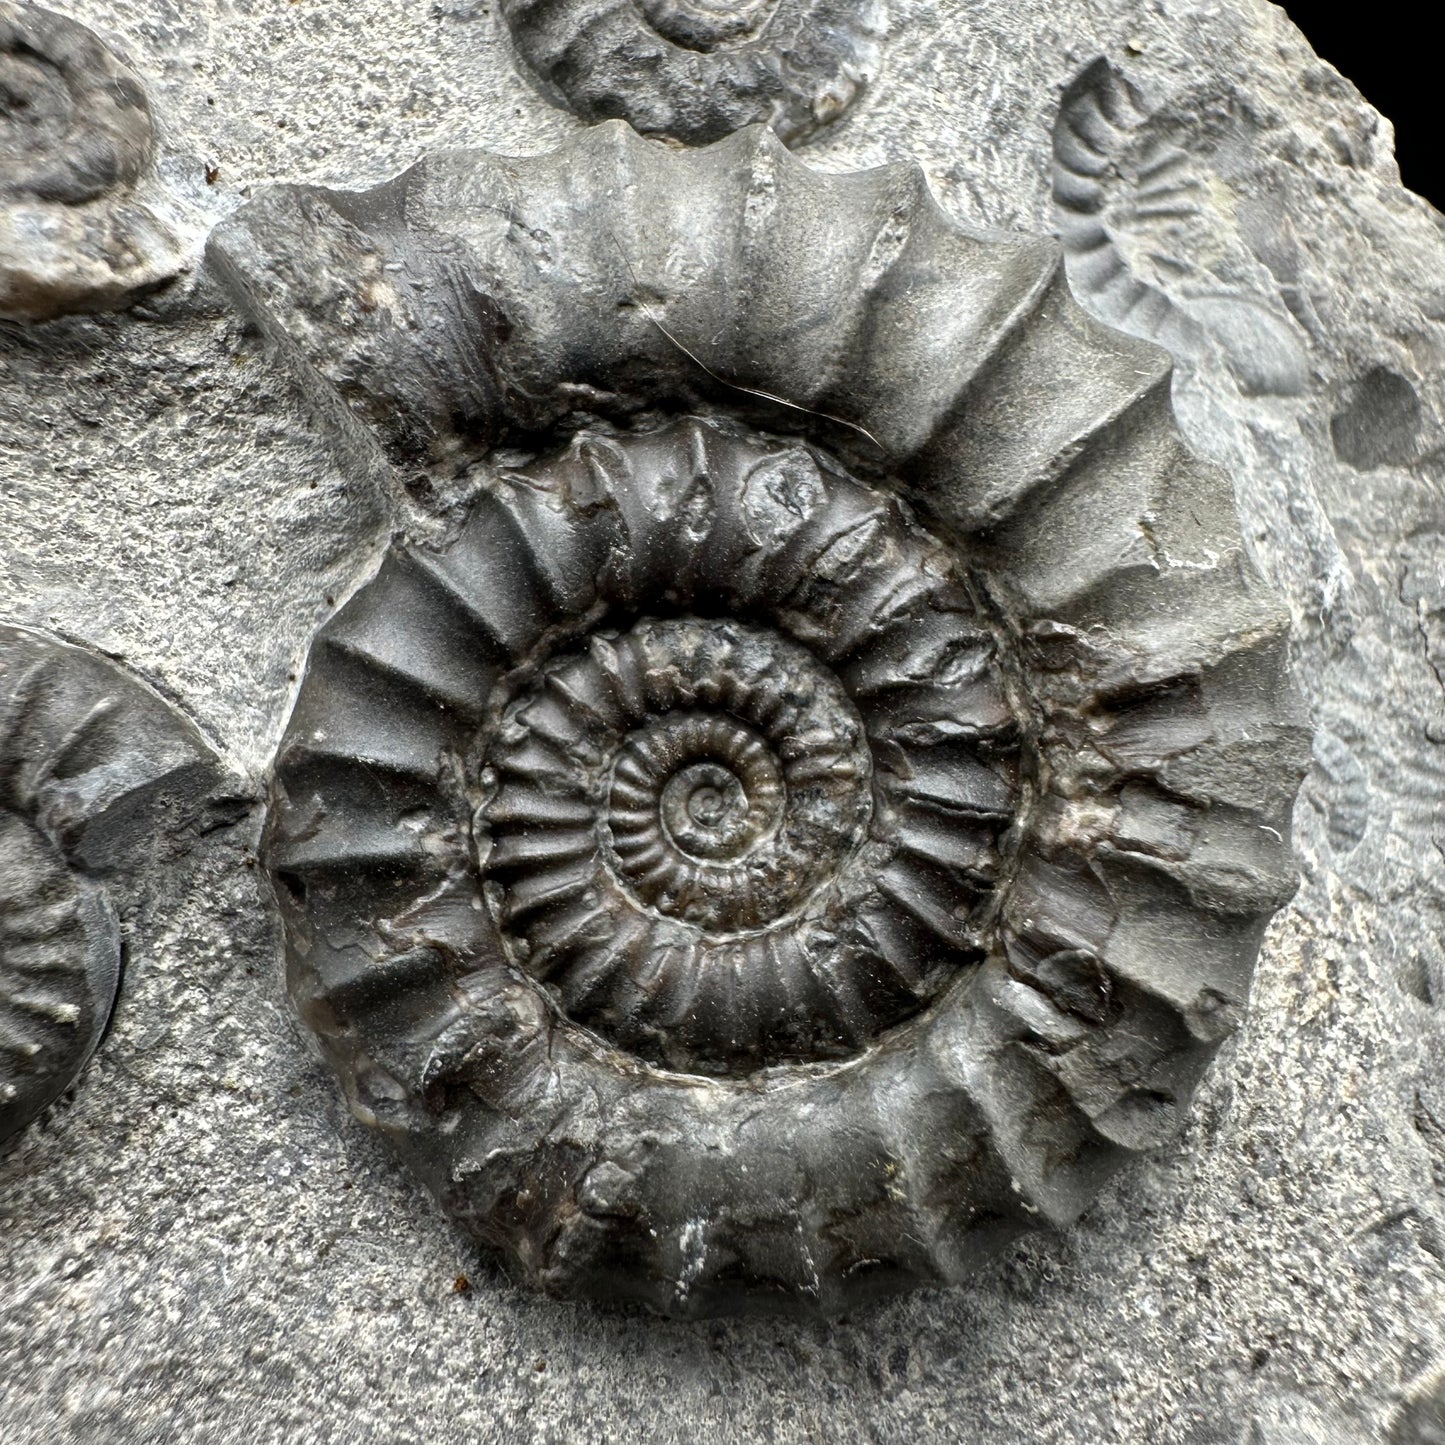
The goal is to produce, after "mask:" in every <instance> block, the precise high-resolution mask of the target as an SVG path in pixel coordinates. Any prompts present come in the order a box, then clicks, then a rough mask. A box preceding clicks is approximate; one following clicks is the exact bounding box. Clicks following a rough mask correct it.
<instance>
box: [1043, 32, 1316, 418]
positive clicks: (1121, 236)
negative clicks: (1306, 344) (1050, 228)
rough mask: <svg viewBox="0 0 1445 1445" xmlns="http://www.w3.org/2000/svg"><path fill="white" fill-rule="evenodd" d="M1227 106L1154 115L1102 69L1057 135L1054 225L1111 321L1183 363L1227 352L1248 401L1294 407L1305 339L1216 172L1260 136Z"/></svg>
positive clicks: (1060, 121)
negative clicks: (1225, 209) (1283, 399)
mask: <svg viewBox="0 0 1445 1445" xmlns="http://www.w3.org/2000/svg"><path fill="white" fill-rule="evenodd" d="M1228 99H1229V98H1228V97H1226V98H1224V100H1222V101H1221V100H1218V99H1216V100H1215V101H1214V104H1213V105H1212V106H1211V105H1210V104H1208V103H1207V101H1206V100H1205V98H1203V97H1196V98H1194V99H1193V100H1192V101H1191V103H1190V104H1189V105H1181V106H1177V107H1175V108H1171V107H1169V106H1167V105H1166V106H1162V107H1152V106H1150V105H1149V104H1147V103H1146V101H1145V100H1144V98H1143V96H1142V95H1141V94H1140V92H1139V90H1138V88H1137V87H1136V86H1135V85H1134V84H1133V83H1132V82H1131V81H1130V79H1129V78H1128V77H1127V76H1126V75H1125V74H1124V73H1123V72H1122V71H1120V70H1119V69H1117V68H1116V67H1115V66H1114V65H1112V64H1111V63H1110V62H1109V61H1108V60H1106V59H1103V58H1100V59H1098V60H1095V61H1094V62H1093V63H1092V64H1091V65H1089V66H1088V67H1086V68H1085V69H1084V70H1083V71H1082V72H1081V73H1080V74H1079V75H1078V76H1077V77H1076V78H1075V79H1074V80H1073V82H1072V83H1071V84H1070V85H1069V86H1068V87H1067V88H1066V89H1065V91H1064V94H1063V98H1062V101H1061V103H1060V106H1059V111H1058V115H1057V118H1056V119H1055V122H1054V138H1053V151H1054V215H1055V220H1056V224H1057V226H1058V231H1059V236H1060V238H1061V239H1062V241H1063V244H1064V253H1065V256H1066V257H1067V262H1068V274H1069V280H1070V282H1071V283H1072V284H1073V287H1074V289H1075V291H1076V292H1077V293H1078V295H1079V296H1080V298H1081V299H1082V300H1083V301H1084V303H1085V304H1086V305H1087V306H1088V307H1089V309H1090V310H1092V311H1093V312H1094V314H1095V315H1097V316H1098V317H1099V318H1100V319H1101V320H1104V321H1107V322H1109V323H1110V324H1111V325H1114V326H1118V327H1121V328H1122V329H1123V330H1126V331H1128V332H1130V333H1131V334H1133V335H1135V336H1141V337H1144V338H1146V339H1148V340H1150V341H1157V342H1158V343H1159V344H1160V345H1161V346H1164V347H1166V348H1167V349H1168V350H1169V351H1170V352H1171V353H1173V355H1174V356H1176V357H1177V358H1179V359H1180V360H1182V361H1187V362H1190V363H1197V362H1199V361H1201V360H1203V359H1204V358H1205V357H1207V356H1208V355H1210V354H1211V353H1212V352H1216V351H1217V353H1218V354H1219V356H1220V357H1221V359H1222V360H1223V362H1224V364H1225V365H1226V366H1227V367H1228V368H1229V371H1230V372H1231V373H1232V375H1233V376H1234V379H1235V381H1236V382H1237V383H1238V385H1239V388H1240V390H1241V391H1243V392H1244V393H1245V394H1246V395H1250V396H1259V395H1281V396H1294V395H1297V394H1298V393H1299V392H1301V391H1303V390H1304V387H1305V385H1306V383H1307V381H1308V377H1309V363H1308V360H1307V358H1306V356H1305V354H1304V351H1303V349H1302V347H1301V345H1300V342H1299V340H1298V339H1297V330H1296V328H1295V327H1294V325H1293V323H1292V322H1291V321H1290V319H1289V317H1288V316H1287V315H1286V314H1285V313H1284V312H1283V309H1282V308H1281V307H1279V306H1278V305H1275V304H1272V301H1273V292H1274V289H1275V288H1274V283H1273V281H1272V279H1271V277H1270V275H1269V273H1268V271H1266V270H1265V268H1264V267H1263V266H1262V265H1261V264H1260V263H1259V262H1258V261H1257V260H1255V258H1254V257H1253V256H1252V255H1251V254H1250V253H1249V251H1248V248H1247V247H1246V246H1245V244H1244V243H1243V241H1242V240H1241V239H1240V238H1239V237H1238V236H1237V235H1235V234H1234V233H1233V228H1232V224H1231V223H1230V221H1229V219H1228V218H1227V217H1226V216H1224V215H1223V214H1221V212H1220V210H1219V204H1218V199H1217V193H1218V192H1219V191H1221V190H1225V191H1227V189H1228V187H1227V184H1226V182H1225V181H1224V180H1222V179H1221V178H1220V177H1219V176H1218V175H1216V174H1215V173H1214V172H1213V171H1212V170H1211V169H1210V167H1209V157H1210V155H1211V154H1212V152H1214V151H1216V150H1219V149H1221V148H1223V149H1232V150H1234V151H1238V152H1243V153H1245V154H1247V153H1248V151H1249V143H1250V139H1251V126H1250V123H1249V122H1247V121H1246V120H1245V118H1243V117H1242V116H1240V115H1239V114H1237V113H1236V108H1234V107H1231V106H1230V105H1229V104H1228ZM1198 258H1204V262H1203V263H1201V261H1200V259H1198ZM1251 289H1254V290H1256V291H1258V292H1262V293H1265V294H1264V299H1261V296H1260V295H1251V294H1250V291H1251Z"/></svg>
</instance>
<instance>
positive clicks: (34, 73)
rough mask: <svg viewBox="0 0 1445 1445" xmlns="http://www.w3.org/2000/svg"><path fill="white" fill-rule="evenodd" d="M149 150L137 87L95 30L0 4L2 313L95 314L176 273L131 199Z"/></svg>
mask: <svg viewBox="0 0 1445 1445" xmlns="http://www.w3.org/2000/svg"><path fill="white" fill-rule="evenodd" d="M154 148H155V138H154V132H153V127H152V123H151V113H150V106H149V104H148V102H147V100H146V96H145V90H144V88H143V87H142V86H141V83H140V81H139V80H137V79H136V77H135V76H134V75H132V74H131V73H130V71H128V70H127V69H126V68H125V67H124V66H123V65H122V64H121V63H120V62H119V61H118V60H117V59H116V57H115V56H114V55H113V54H111V52H110V51H109V50H108V49H107V48H106V47H105V45H104V44H103V43H102V42H101V41H100V39H99V38H98V37H97V36H96V35H95V34H94V33H93V32H91V31H90V30H87V29H86V28H85V26H83V25H80V24H77V23H76V22H75V21H74V20H70V19H67V18H66V17H65V16H63V15H57V14H55V13H54V12H52V11H49V10H43V9H41V8H40V7H39V6H36V5H17V4H10V3H7V0H0V317H7V318H11V319H18V320H24V321H37V320H45V319H48V318H49V317H53V316H58V315H60V314H62V313H64V312H67V311H93V310H100V309H104V308H105V307H108V306H114V305H116V304H118V303H119V302H121V301H123V300H124V299H126V298H128V297H130V296H133V295H134V294H136V293H137V292H139V291H142V290H145V289H148V288H151V287H154V286H157V285H159V284H160V283H161V282H162V281H164V280H166V279H168V278H169V277H170V276H172V275H174V274H175V271H176V269H177V267H178V265H179V264H180V262H179V256H178V254H177V251H176V243H175V241H174V239H173V238H172V237H171V235H170V234H169V233H168V231H167V230H166V229H165V227H164V226H163V225H162V223H161V222H160V221H159V220H157V218H156V216H155V215H154V214H153V212H152V211H151V210H150V209H149V208H148V207H146V206H145V205H143V204H141V203H139V202H138V201H137V200H136V199H135V196H134V187H135V185H136V183H137V182H138V181H140V180H141V179H142V177H143V176H144V174H145V173H146V171H147V170H148V169H149V167H150V164H151V159H152V155H153V152H154Z"/></svg>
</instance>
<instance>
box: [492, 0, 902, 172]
mask: <svg viewBox="0 0 1445 1445" xmlns="http://www.w3.org/2000/svg"><path fill="white" fill-rule="evenodd" d="M501 9H502V15H503V17H504V18H505V20H506V22H507V25H508V27H509V29H510V30H511V34H512V39H513V42H514V44H515V45H516V48H517V51H518V54H519V55H520V56H521V58H522V60H523V62H524V63H525V64H526V66H527V68H528V69H529V70H530V71H531V72H532V74H533V75H534V76H536V77H537V79H538V80H539V82H540V83H541V85H542V88H543V90H544V91H545V92H546V93H547V95H548V96H549V97H550V98H551V99H553V100H554V101H556V102H557V103H558V104H560V105H564V106H566V107H567V108H568V109H570V110H573V111H575V112H576V113H577V114H578V115H580V116H581V117H582V118H583V119H584V120H594V121H595V120H626V121H628V122H630V123H631V125H632V126H633V128H634V129H636V130H638V131H640V132H642V133H643V134H646V135H656V136H666V137H670V138H672V139H674V140H680V141H685V142H687V143H688V144H689V145H702V144H705V143H707V142H709V141H716V140H721V139H722V138H723V137H724V136H727V135H731V134H732V132H733V131H735V130H738V129H740V128H741V127H742V126H745V125H749V124H752V123H754V122H762V123H764V124H767V125H770V126H771V127H772V128H773V129H774V130H775V131H776V132H777V134H778V135H779V136H781V137H782V139H783V140H785V141H787V142H789V143H790V144H791V143H794V142H797V141H801V140H805V139H806V138H807V137H808V136H810V135H811V134H812V133H813V132H814V131H817V130H819V129H821V128H822V127H823V126H825V125H828V124H829V123H830V122H832V121H834V120H836V119H837V118H838V117H839V116H840V115H842V113H843V112H844V111H845V110H847V108H848V107H849V106H850V105H851V104H852V103H853V102H854V100H856V99H857V97H858V96H859V95H860V94H861V93H862V91H863V89H864V88H865V87H866V86H867V85H868V83H869V82H870V81H871V80H872V79H873V78H874V76H876V75H877V73H878V67H879V65H880V63H881V61H882V50H883V37H884V33H885V28H886V11H885V6H884V0H744V3H742V4H729V3H724V0H502V7H501Z"/></svg>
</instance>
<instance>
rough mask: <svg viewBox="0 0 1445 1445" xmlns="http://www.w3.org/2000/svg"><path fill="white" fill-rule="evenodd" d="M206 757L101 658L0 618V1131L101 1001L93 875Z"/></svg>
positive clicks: (31, 1100) (61, 1072)
mask: <svg viewBox="0 0 1445 1445" xmlns="http://www.w3.org/2000/svg"><path fill="white" fill-rule="evenodd" d="M213 762H214V759H213V758H212V756H211V754H210V751H209V749H208V748H207V747H206V745H205V744H204V743H203V742H202V741H201V739H200V737H199V735H197V734H196V732H195V730H194V729H193V728H191V727H190V725H189V724H187V723H185V722H184V721H183V720H182V719H181V718H179V717H178V716H177V715H176V714H175V713H174V712H172V711H171V709H170V708H169V707H168V706H167V705H166V704H165V703H163V702H162V701H161V700H160V699H159V698H158V697H156V696H155V695H154V694H152V693H150V692H149V691H147V690H146V689H145V688H143V687H142V686H141V684H140V683H138V682H136V681H135V679H133V678H131V677H129V676H128V675H126V674H125V673H123V672H122V671H121V670H120V669H119V668H118V667H116V666H115V665H114V664H112V663H109V662H106V661H104V660H103V659H101V658H99V657H96V656H94V655H92V654H90V653H88V652H85V651H83V650H82V649H80V648H77V647H72V646H69V645H68V644H65V643H62V642H59V641H57V640H55V639H53V638H50V637H47V636H45V635H44V634H42V633H38V632H32V631H30V630H28V629H25V628H19V627H7V626H0V1140H3V1139H6V1138H8V1137H9V1136H10V1135H12V1134H14V1133H15V1132H16V1131H17V1130H19V1129H21V1128H23V1127H24V1126H25V1125H26V1124H28V1123H29V1122H30V1121H31V1120H32V1119H33V1118H34V1117H35V1116H36V1115H37V1114H38V1113H39V1112H40V1111H41V1110H42V1109H43V1108H44V1107H45V1106H46V1105H47V1104H49V1103H50V1102H51V1101H52V1100H53V1099H55V1098H56V1097H57V1096H58V1095H59V1094H60V1093H62V1092H63V1091H64V1090H65V1088H66V1087H67V1086H68V1085H69V1084H70V1083H71V1082H72V1081H73V1080H74V1079H75V1077H76V1076H77V1075H78V1074H79V1072H80V1070H81V1069H82V1068H83V1067H84V1065H85V1062H86V1060H87V1059H88V1058H89V1057H90V1055H91V1053H92V1051H93V1050H94V1048H95V1046H96V1044H97V1042H98V1041H99V1039H100V1036H101V1033H102V1031H103V1030H104V1028H105V1025H106V1021H107V1020H108V1019H109V1017H110V1012H111V1007H112V1005H113V1003H114V1002H115V995H116V990H117V987H118V985H119V982H120V965H121V941H120V931H119V927H118V924H117V921H116V916H115V912H114V909H113V908H112V907H111V904H110V901H109V899H108V898H107V896H106V892H105V888H104V885H103V879H104V878H105V876H106V875H107V874H108V873H110V872H111V871H113V870H114V869H115V868H116V867H118V866H120V865H121V864H122V862H123V860H124V859H125V857H126V855H127V853H128V852H129V851H130V850H131V849H132V848H133V847H134V845H135V844H136V842H137V841H138V840H139V839H141V838H142V837H144V836H146V835H148V834H149V833H150V831H151V830H152V828H153V826H154V824H155V822H156V821H157V818H158V817H159V815H160V814H161V812H163V811H164V810H167V809H171V808H173V807H174V805H175V802H176V800H177V799H178V798H185V797H190V796H192V795H194V794H195V793H196V792H197V791H198V790H199V789H200V788H201V787H203V786H204V784H205V783H206V782H208V781H209V780H210V779H211V777H212V773H211V768H212V764H213Z"/></svg>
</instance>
